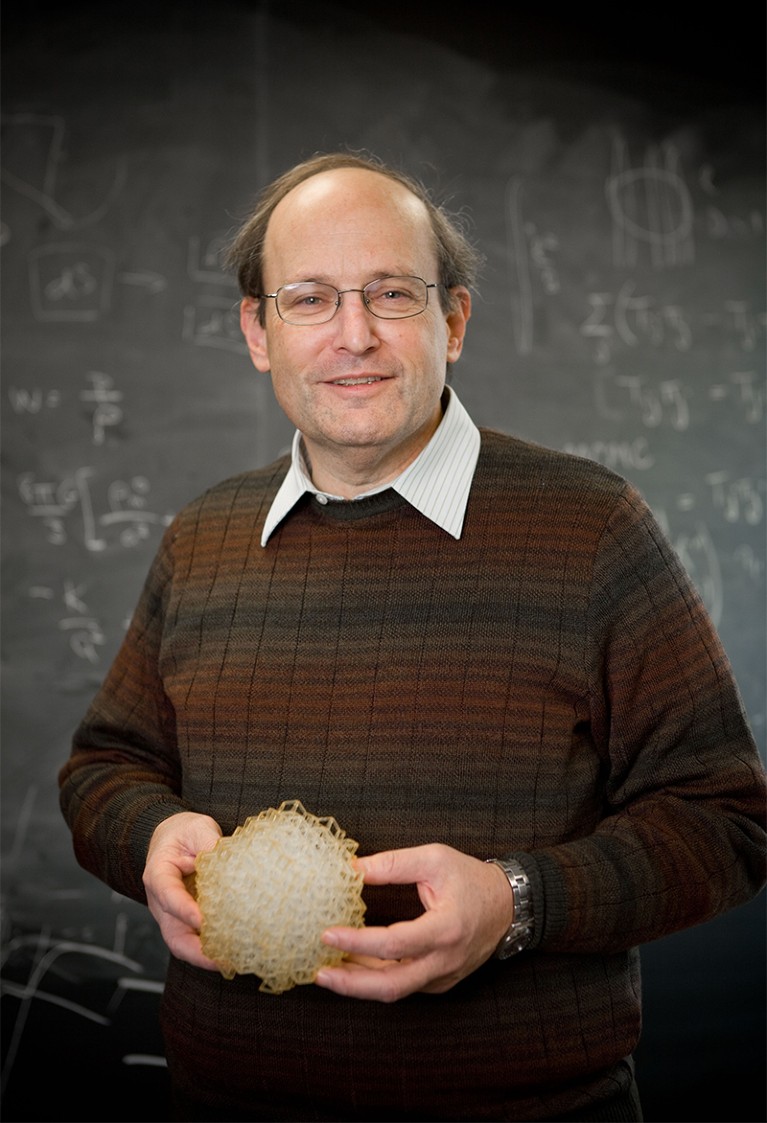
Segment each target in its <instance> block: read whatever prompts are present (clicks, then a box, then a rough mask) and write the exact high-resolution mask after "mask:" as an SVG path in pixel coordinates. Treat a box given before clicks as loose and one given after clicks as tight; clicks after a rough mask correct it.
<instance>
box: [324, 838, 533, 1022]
mask: <svg viewBox="0 0 767 1123" xmlns="http://www.w3.org/2000/svg"><path fill="white" fill-rule="evenodd" d="M357 862H358V864H359V866H360V867H361V868H362V870H363V872H364V877H365V884H366V885H416V886H417V888H418V895H419V897H420V899H421V903H422V905H423V906H424V909H425V911H424V912H423V913H422V914H421V916H419V917H417V918H416V919H415V920H406V921H400V922H399V923H395V924H391V925H389V926H388V927H385V928H372V927H371V928H342V927H338V928H329V929H328V930H327V931H326V932H325V933H324V936H323V939H324V941H325V943H327V944H329V945H330V946H331V947H334V948H340V949H341V950H342V951H344V952H345V953H346V954H347V956H348V958H347V959H345V960H344V961H343V962H342V963H341V964H340V965H339V966H337V967H323V968H322V969H321V970H320V971H319V973H318V975H317V980H316V981H317V984H318V985H319V986H321V987H326V988H327V989H328V990H332V991H335V992H336V993H337V994H342V995H346V996H347V997H351V998H367V999H376V1000H378V1001H380V1002H396V1001H397V999H400V998H404V997H405V996H406V995H408V994H413V993H415V992H416V991H423V992H425V993H427V994H442V993H443V992H444V991H446V990H449V989H450V988H451V987H453V986H455V984H456V983H458V982H460V981H461V979H464V978H466V976H467V975H470V974H471V973H472V971H475V970H476V969H477V967H479V966H480V965H481V964H482V963H484V962H485V961H486V960H487V959H489V958H490V956H491V955H492V954H493V952H494V950H495V948H496V947H497V945H498V942H499V941H500V939H501V937H502V936H503V935H504V933H505V932H506V931H507V930H508V928H509V926H510V924H511V922H512V918H513V907H514V906H513V899H512V896H511V889H510V886H509V883H508V880H507V878H506V877H505V875H504V873H503V870H501V869H500V867H499V866H497V865H495V863H493V862H490V863H487V862H483V861H481V860H480V859H478V858H472V857H469V855H467V854H463V853H461V852H460V851H459V850H454V849H453V848H452V847H450V846H444V845H442V844H441V843H431V844H429V845H427V846H415V847H411V848H409V849H403V850H386V851H382V852H381V853H379V854H372V855H368V856H366V857H364V858H359V859H357Z"/></svg>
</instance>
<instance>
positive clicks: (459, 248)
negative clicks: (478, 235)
mask: <svg viewBox="0 0 767 1123" xmlns="http://www.w3.org/2000/svg"><path fill="white" fill-rule="evenodd" d="M337 168H360V169H365V170H367V171H373V172H378V174H379V175H383V176H387V177H388V178H389V179H391V180H392V181H394V182H395V183H399V184H400V185H401V186H402V187H404V188H405V189H406V190H408V191H410V192H411V193H412V194H413V195H414V196H415V197H416V198H417V199H420V201H421V202H422V203H423V205H424V207H425V208H426V213H427V215H428V218H429V223H430V225H431V230H432V235H433V238H434V248H435V252H436V255H437V274H438V278H439V282H440V285H441V286H442V287H441V288H440V289H439V290H438V292H439V299H440V301H442V303H443V307H444V309H445V311H447V308H448V302H449V300H450V295H449V290H450V289H452V288H454V287H455V286H456V285H462V286H464V287H465V288H467V289H471V288H472V287H473V286H474V284H475V283H476V280H477V274H478V272H479V268H480V263H481V255H480V254H479V253H478V252H477V251H476V249H475V248H474V247H473V246H472V245H471V243H470V242H469V241H468V239H467V238H466V236H465V234H464V233H463V231H462V230H461V228H460V226H459V225H458V223H457V221H456V219H455V218H454V217H453V216H451V215H449V214H448V212H447V211H446V210H445V209H444V208H443V207H441V206H438V205H437V204H436V203H435V202H434V200H433V199H432V198H431V196H430V195H429V193H428V191H427V190H426V188H425V187H424V186H423V185H422V184H420V183H419V182H418V181H417V180H416V179H414V178H412V177H411V176H409V175H407V174H406V173H404V172H401V171H398V170H396V169H394V168H391V167H389V166H388V165H386V164H384V163H383V162H382V161H380V160H378V159H377V158H376V157H374V156H371V155H366V156H361V155H356V154H353V153H350V152H330V153H327V154H325V155H321V156H314V157H312V158H311V159H309V160H305V161H304V162H303V163H300V164H297V165H295V167H292V168H289V169H288V171H286V172H284V173H283V174H282V175H281V176H279V177H278V178H277V179H275V180H273V181H272V183H270V184H268V185H267V187H266V188H264V190H263V191H262V192H261V194H260V195H259V197H258V200H257V202H256V206H255V208H254V209H253V211H252V213H251V214H250V216H249V217H248V218H247V219H246V221H245V222H244V223H243V224H242V226H241V227H240V229H239V231H238V232H237V234H236V235H235V237H234V240H233V241H232V243H231V245H230V246H229V250H228V253H227V258H226V263H227V266H228V267H229V268H230V269H232V270H233V271H234V272H235V273H236V276H237V280H238V283H239V286H240V291H241V293H242V295H243V296H249V297H254V296H257V295H258V294H259V293H262V292H264V291H265V289H264V275H263V274H264V241H265V239H266V231H267V227H268V225H269V220H270V218H271V217H272V213H273V211H274V209H275V207H276V206H277V205H278V204H279V203H280V202H281V200H282V199H283V198H284V197H285V196H286V195H287V194H288V193H289V192H290V191H292V190H293V188H294V187H297V186H298V185H299V184H300V183H303V182H304V181H305V180H307V179H310V178H311V177H312V176H316V175H319V174H321V173H322V172H329V171H334V170H335V169H337ZM265 310H266V309H265V306H264V305H263V304H262V305H261V307H260V309H259V314H260V316H261V321H262V323H263V318H264V314H265Z"/></svg>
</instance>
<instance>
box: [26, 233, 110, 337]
mask: <svg viewBox="0 0 767 1123" xmlns="http://www.w3.org/2000/svg"><path fill="white" fill-rule="evenodd" d="M29 268H30V278H29V279H30V292H31V299H32V311H33V313H34V315H35V318H36V319H38V320H41V321H46V320H60V321H61V320H63V321H66V320H69V321H75V322H77V321H80V322H86V323H87V322H91V321H93V320H97V319H99V317H100V316H101V315H102V314H103V313H104V312H105V310H106V309H107V308H108V307H109V305H110V301H111V296H112V285H113V281H114V255H113V254H112V252H111V250H108V249H104V248H102V247H99V246H90V245H84V244H78V243H74V242H67V243H62V244H55V245H48V246H41V247H40V248H38V249H34V250H32V252H31V253H30V255H29Z"/></svg>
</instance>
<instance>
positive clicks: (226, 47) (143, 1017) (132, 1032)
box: [0, 0, 766, 1123]
mask: <svg viewBox="0 0 767 1123" xmlns="http://www.w3.org/2000/svg"><path fill="white" fill-rule="evenodd" d="M475 7H478V6H472V7H471V8H468V9H466V10H463V11H458V10H456V9H454V8H451V7H450V6H448V5H447V4H444V5H436V4H429V3H426V4H412V5H409V6H407V5H405V6H403V5H396V6H391V7H386V6H381V5H368V6H367V7H366V6H364V5H360V4H350V3H341V2H335V3H330V2H328V3H323V2H318V3H304V2H302V0H300V2H296V3H292V4H287V5H284V4H280V5H278V4H276V3H268V2H266V0H264V2H262V3H257V2H253V3H235V2H232V0H222V2H220V3H215V4H208V5H203V4H195V3H186V4H184V3H179V2H168V3H160V2H158V3H156V4H154V5H151V6H150V5H147V4H143V3H132V4H126V3H122V2H116V3H111V4H109V5H103V4H84V3H73V4H68V5H62V4H51V3H45V4H43V3H34V2H27V3H24V4H19V3H5V4H4V5H3V10H2V20H3V66H2V83H3V88H2V110H3V144H2V153H1V156H2V203H3V209H2V222H1V224H0V245H2V312H3V316H2V376H3V393H2V403H3V416H2V426H3V429H2V469H3V478H2V488H3V510H2V518H3V524H2V580H3V616H2V645H3V664H2V671H3V681H2V689H3V712H2V769H3V772H2V796H3V812H2V855H3V881H2V890H3V914H2V921H3V929H2V957H3V971H2V994H3V1003H2V1007H3V1041H2V1044H3V1090H4V1103H3V1111H4V1118H5V1119H6V1120H8V1121H9V1123H13V1121H21V1120H38V1121H52V1120H57V1121H63V1120H70V1119H71V1120H89V1119H93V1120H96V1119H111V1120H122V1119H124V1120H147V1121H149V1120H161V1119H165V1118H167V1115H166V1114H165V1106H164V1097H165V1070H164V1068H163V1061H162V1043H161V1041H160V1038H159V1034H158V1031H157V1026H156V1008H157V1002H158V999H159V994H160V991H161V987H162V979H163V973H164V965H165V952H164V949H163V946H162V944H161V942H160V941H159V938H158V936H157V934H156V932H155V929H154V926H153V923H152V922H151V919H150V918H149V916H148V913H147V912H146V910H145V909H143V908H142V907H140V906H138V905H136V904H134V903H133V902H130V901H126V900H124V899H122V898H119V897H117V896H116V895H114V894H112V893H111V892H110V891H109V890H108V889H107V888H106V887H105V886H102V885H101V884H100V883H98V882H96V881H94V880H93V879H92V878H90V877H88V875H86V874H85V873H84V872H83V871H81V870H80V869H79V868H78V867H77V865H76V863H75V861H74V858H73V856H72V852H71V842H70V839H69V835H68V832H67V830H66V828H65V826H64V824H63V821H62V819H61V816H60V813H59V811H58V801H57V794H58V793H57V784H56V775H57V772H58V769H59V767H60V765H61V763H62V762H63V760H64V759H65V757H66V755H67V753H68V751H69V738H70V736H71V731H72V729H73V727H74V725H75V724H76V722H77V721H78V720H79V717H80V716H81V714H82V712H83V711H84V709H85V707H86V706H87V704H88V701H89V700H90V697H91V695H92V694H93V692H94V691H95V689H96V687H97V685H98V683H99V681H100V679H101V677H102V676H103V674H104V672H105V670H106V668H107V666H108V665H109V662H110V660H111V658H112V656H113V655H114V652H115V650H116V648H117V645H118V643H119V640H120V637H121V635H122V631H123V629H124V626H125V621H126V619H127V617H128V615H129V613H130V611H131V609H132V607H133V604H134V603H135V600H136V597H137V595H138V592H139V589H140V586H141V583H142V581H143V577H144V574H145V572H146V569H147V567H148V565H149V562H150V560H151V557H152V554H153V553H154V550H155V548H156V546H157V544H158V542H159V536H160V534H161V532H162V527H163V525H164V524H165V522H166V521H167V520H168V518H169V517H170V516H171V515H172V513H173V512H174V511H175V510H177V509H178V508H179V506H180V505H181V504H182V503H184V502H185V501H186V500H188V499H190V498H192V497H193V496H195V495H196V494H198V493H199V492H200V491H201V490H202V489H203V488H204V487H206V486H207V485H208V484H210V483H211V482H213V481H215V480H217V479H219V478H221V477H223V476H225V475H229V474H231V473H233V472H236V471H239V470H241V469H242V468H245V467H248V466H251V465H257V464H261V463H265V462H267V461H268V460H271V459H272V458H273V457H274V456H275V455H276V454H277V453H278V452H280V451H281V450H282V449H283V448H284V447H285V445H286V443H287V442H288V440H289V436H290V431H289V427H288V426H287V423H286V422H285V421H284V419H283V418H282V416H281V414H280V412H279V410H278V408H277V406H276V404H275V402H274V400H273V398H272V395H271V390H270V387H269V384H268V381H267V380H266V379H264V378H263V377H260V376H258V375H256V373H255V372H254V371H253V369H252V367H251V365H250V363H249V360H248V358H247V355H246V354H245V351H244V348H243V346H242V343H241V341H240V338H239V331H238V328H237V325H236V320H235V318H234V316H233V311H234V310H235V309H236V303H237V292H236V288H235V287H234V285H233V284H232V283H231V279H230V278H227V277H225V276H224V275H223V274H222V272H221V269H220V265H219V251H220V248H221V246H222V244H223V242H224V241H225V240H226V238H227V236H228V235H229V234H230V233H231V232H232V231H233V229H234V228H235V226H236V225H237V223H238V222H239V220H240V218H241V217H242V216H243V214H244V213H245V211H246V209H247V207H248V205H249V203H250V202H251V200H252V198H253V197H254V195H255V194H256V192H257V191H258V190H259V188H260V187H261V186H263V185H264V184H265V183H266V182H267V181H268V180H269V179H271V178H272V177H273V176H274V175H276V174H278V173H279V172H280V171H282V170H284V169H285V168H287V167H288V166H289V165H291V164H293V163H294V162H296V161H297V160H299V159H302V158H304V157H306V156H309V155H311V154H312V153H314V152H315V151H324V150H329V149H334V148H337V147H352V148H366V149H370V150H372V151H374V152H376V153H377V154H379V155H380V156H382V157H383V158H384V159H386V160H388V161H390V162H393V163H395V164H397V165H399V166H402V167H403V168H404V169H405V170H407V171H409V172H411V173H413V174H415V175H416V176H419V177H420V178H422V179H423V180H425V181H426V182H427V184H428V185H429V186H430V187H432V189H434V190H435V192H436V193H437V195H438V196H439V197H440V198H443V199H444V200H445V201H446V202H447V204H448V205H449V206H450V207H451V208H453V209H456V210H461V211H464V212H465V215H466V222H467V224H468V229H469V232H470V234H471V236H472V237H473V238H474V239H475V240H476V241H477V243H478V244H479V246H480V248H481V249H482V250H483V252H484V253H485V255H486V263H485V268H484V272H483V276H482V278H481V282H480V286H479V293H478V294H477V296H476V298H475V310H474V315H473V318H472V322H471V325H470V329H469V339H468V343H467V346H466V349H465V352H464V356H463V357H462V359H461V362H460V363H459V364H458V366H457V367H456V369H455V373H454V380H455V385H456V388H457V390H458V392H459V394H460V396H461V398H462V400H463V401H464V403H465V404H466V406H467V407H468V408H469V410H470V412H471V413H472V415H473V416H474V418H475V420H476V421H477V422H478V423H480V424H490V425H495V426H497V427H499V428H503V429H506V430H507V431H510V432H514V433H518V434H520V435H522V436H525V437H528V438H530V439H533V440H539V441H542V442H543V443H546V444H550V445H553V446H556V447H560V448H569V449H572V450H574V451H578V452H581V453H584V454H585V455H589V456H592V457H594V458H595V459H600V460H602V461H604V462H606V463H608V464H609V465H610V466H611V467H614V468H616V470H618V471H620V472H621V473H622V474H624V475H626V476H628V477H629V478H631V479H632V480H633V481H634V482H635V483H637V484H638V486H639V487H640V489H641V490H642V491H643V493H644V494H645V495H646V497H647V498H648V500H649V501H650V503H651V505H652V506H653V508H654V509H655V511H656V513H657V514H658V516H659V518H660V519H661V521H662V523H663V525H664V526H665V527H666V529H667V531H668V533H669V536H670V538H671V540H672V542H673V543H674V545H675V547H676V548H677V550H678V551H679V553H680V556H681V557H682V559H683V561H684V562H685V564H686V566H687V567H688V569H689V571H690V573H691V576H692V577H693V580H695V582H696V583H697V584H698V586H699V588H700V589H701V592H702V593H703V596H704V599H705V600H706V602H707V604H708V606H709V608H710V611H711V613H712V616H713V617H714V619H715V622H716V623H717V626H718V627H719V630H720V633H721V635H722V638H723V640H724V643H725V647H726V648H727V650H728V652H729V654H730V657H731V659H732V662H733V667H734V669H735V673H736V676H737V678H738V681H739V683H740V686H741V690H742V693H743V697H744V702H745V705H746V708H747V710H748V713H749V717H750V719H751V722H752V725H753V729H754V733H755V735H756V737H757V740H758V743H759V746H760V750H761V751H762V753H763V754H764V752H765V623H764V622H765V615H766V614H765V544H764V527H765V520H764V504H765V370H764V328H765V293H764V273H765V269H764V267H765V254H764V216H765V201H764V186H765V164H764V155H765V152H764V148H765V146H764V126H765V119H764V118H765V114H764V31H765V28H764V10H763V9H764V6H763V5H759V4H742V5H731V6H730V7H728V8H722V9H719V10H717V9H712V10H711V11H710V12H708V13H704V12H703V11H702V10H698V9H694V10H692V11H691V10H690V9H688V8H687V7H686V6H684V7H683V6H679V7H677V6H675V5H669V4H667V5H660V4H658V5H649V6H648V5H643V6H642V7H641V8H636V9H635V10H634V9H631V8H625V6H624V7H620V6H615V5H612V6H610V7H608V6H607V5H589V6H588V10H587V11H580V10H579V11H577V12H573V11H572V10H570V11H568V12H567V13H557V14H554V13H548V12H544V14H542V15H538V14H535V15H532V14H530V13H529V12H527V13H525V12H521V11H519V10H518V9H519V8H521V7H522V6H521V5H511V4H503V5H502V4H486V5H483V6H482V8H481V11H475V10H473V9H474V8H475ZM764 921H765V916H764V898H763V896H762V897H760V898H759V899H757V900H756V901H754V902H752V903H751V904H750V905H748V906H745V907H743V908H741V909H738V910H735V911H734V912H733V913H730V914H728V915H727V916H725V917H721V918H719V919H718V920H716V921H713V922H711V923H709V924H707V925H704V926H701V927H700V928H696V929H693V930H691V931H689V932H685V933H681V934H679V935H676V936H673V937H670V938H667V939H664V940H660V941H658V942H656V943H654V944H651V945H648V946H647V947H646V948H644V949H643V953H642V962H643V974H644V988H645V1029H644V1035H643V1040H642V1043H641V1045H640V1047H639V1051H638V1054H637V1063H638V1072H639V1078H640V1083H641V1088H642V1093H643V1099H644V1104H645V1114H646V1118H647V1120H648V1123H652V1121H657V1123H669V1121H671V1120H701V1121H703V1120H725V1119H727V1120H729V1119H737V1120H741V1121H743V1123H746V1121H749V1120H759V1121H763V1120H764V1119H765V1094H764V1090H765V1066H764V1057H765V1044H766V1043H765V1018H764V997H765V972H764V962H765V956H764V952H765V924H764Z"/></svg>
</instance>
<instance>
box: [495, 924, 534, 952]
mask: <svg viewBox="0 0 767 1123" xmlns="http://www.w3.org/2000/svg"><path fill="white" fill-rule="evenodd" d="M532 934H533V932H532V929H531V928H530V927H528V926H527V925H524V926H522V925H520V927H519V928H516V927H515V926H512V930H511V931H510V932H507V933H506V935H505V936H504V938H503V939H502V940H501V942H500V944H499V945H498V949H497V951H496V953H495V954H496V956H497V958H498V959H508V958H509V957H510V956H512V955H517V954H518V953H519V952H521V951H524V950H525V948H526V947H527V945H528V944H529V943H530V938H531V936H532Z"/></svg>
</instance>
